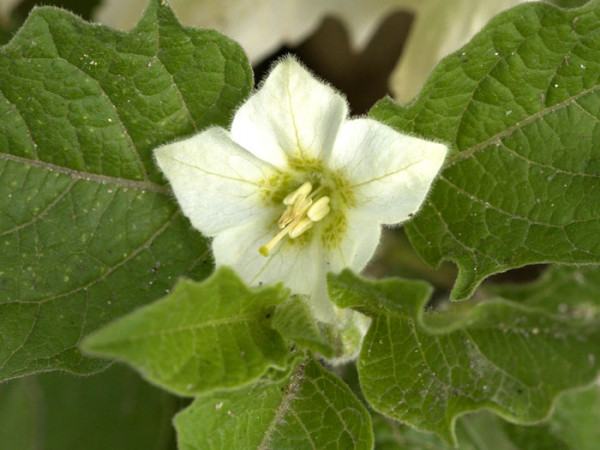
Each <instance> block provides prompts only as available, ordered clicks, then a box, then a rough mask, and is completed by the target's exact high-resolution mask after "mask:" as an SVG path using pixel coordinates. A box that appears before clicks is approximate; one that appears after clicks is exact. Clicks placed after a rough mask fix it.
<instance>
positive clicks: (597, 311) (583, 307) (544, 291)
mask: <svg viewBox="0 0 600 450" xmlns="http://www.w3.org/2000/svg"><path fill="white" fill-rule="evenodd" d="M485 289H487V290H488V291H489V293H490V294H494V295H496V296H498V297H502V298H504V299H507V300H511V301H514V302H519V303H523V304H526V305H528V306H535V307H537V308H543V309H545V310H546V311H548V312H551V313H557V314H566V315H568V316H572V317H580V318H589V319H592V318H599V317H600V296H599V295H598V293H599V292H600V268H599V267H594V266H577V267H566V266H558V267H556V266H554V267H550V268H549V269H548V270H546V272H544V274H543V275H542V277H540V279H539V280H537V281H534V282H532V283H527V284H515V285H511V284H501V285H487V286H486V287H485Z"/></svg>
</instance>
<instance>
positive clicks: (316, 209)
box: [306, 197, 330, 222]
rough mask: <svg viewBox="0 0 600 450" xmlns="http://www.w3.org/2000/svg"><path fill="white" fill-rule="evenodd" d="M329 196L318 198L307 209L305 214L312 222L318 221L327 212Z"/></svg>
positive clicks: (328, 209)
mask: <svg viewBox="0 0 600 450" xmlns="http://www.w3.org/2000/svg"><path fill="white" fill-rule="evenodd" d="M329 211H330V208H329V197H321V198H320V199H319V200H317V201H316V202H314V203H313V204H312V206H311V207H310V208H309V209H308V211H307V213H306V215H307V216H308V218H309V219H310V220H312V221H313V222H318V221H319V220H321V219H322V218H323V217H325V216H326V215H327V214H329Z"/></svg>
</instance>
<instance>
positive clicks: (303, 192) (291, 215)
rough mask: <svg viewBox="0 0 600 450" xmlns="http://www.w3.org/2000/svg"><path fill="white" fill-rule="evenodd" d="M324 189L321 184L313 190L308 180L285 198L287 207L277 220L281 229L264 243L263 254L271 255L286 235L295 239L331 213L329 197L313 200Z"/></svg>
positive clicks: (284, 202)
mask: <svg viewBox="0 0 600 450" xmlns="http://www.w3.org/2000/svg"><path fill="white" fill-rule="evenodd" d="M322 190H323V186H320V187H319V188H318V189H316V190H315V191H312V184H311V183H310V182H308V181H307V182H306V183H304V184H303V185H302V186H300V187H299V188H298V189H296V190H295V191H294V192H292V193H291V194H289V195H288V196H287V197H285V198H284V199H283V204H284V205H286V209H285V211H284V213H283V214H282V215H281V217H280V218H279V220H278V221H277V226H278V227H279V229H280V230H281V231H279V233H277V234H276V235H275V237H273V239H271V240H270V241H269V243H268V244H267V245H263V246H262V247H260V248H259V249H258V251H259V252H260V254H261V255H263V256H265V257H267V256H269V254H270V253H271V250H273V248H274V247H275V246H276V245H277V244H278V243H279V241H281V240H282V239H283V238H284V237H285V236H286V235H287V236H289V237H290V239H295V238H297V237H298V236H300V235H301V234H302V233H304V232H305V231H307V230H309V229H310V228H312V226H313V224H314V223H315V222H318V221H319V220H321V219H323V217H325V216H326V215H327V214H329V211H330V208H329V197H327V196H323V197H321V198H319V199H317V200H316V201H314V202H313V198H315V197H316V195H317V194H318V193H319V192H321V191H322ZM311 191H312V192H311Z"/></svg>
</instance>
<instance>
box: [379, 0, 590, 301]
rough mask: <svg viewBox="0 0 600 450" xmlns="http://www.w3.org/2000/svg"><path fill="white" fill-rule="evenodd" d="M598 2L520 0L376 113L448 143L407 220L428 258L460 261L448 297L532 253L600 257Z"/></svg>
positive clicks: (568, 258) (575, 259) (549, 257)
mask: <svg viewBox="0 0 600 450" xmlns="http://www.w3.org/2000/svg"><path fill="white" fill-rule="evenodd" d="M599 17H600V1H598V0H594V1H591V2H590V3H588V4H587V5H585V6H584V7H582V8H581V9H574V10H561V9H558V8H555V7H553V6H551V5H547V4H542V3H527V4H524V5H521V6H519V7H516V8H514V9H512V10H510V11H507V12H505V13H503V14H501V15H499V16H497V17H496V18H495V19H493V20H492V21H491V22H490V23H489V24H488V25H487V26H486V27H485V28H484V30H483V31H482V32H481V33H480V34H478V35H477V36H476V37H475V38H474V39H473V40H472V41H471V42H470V43H469V44H468V45H466V46H465V47H463V48H462V49H461V50H459V51H458V52H457V53H455V54H453V55H451V56H449V57H447V58H446V59H445V60H444V61H442V63H440V64H439V65H438V67H437V68H436V69H435V70H434V72H433V73H432V74H431V76H430V78H429V80H428V81H427V83H426V85H425V87H424V89H423V91H422V93H421V95H420V96H419V97H418V99H417V100H416V101H415V102H414V103H412V104H411V105H409V106H408V107H407V108H402V107H399V106H397V105H395V104H394V103H393V102H392V101H391V100H383V101H381V102H380V103H378V104H377V105H376V106H375V107H374V109H373V110H372V111H371V114H372V116H373V117H375V118H377V119H379V120H382V121H384V122H386V123H388V124H389V125H391V126H393V127H395V128H397V129H399V130H401V131H404V132H411V133H417V134H420V135H424V136H427V137H430V138H433V139H438V140H442V141H445V142H448V143H449V144H450V146H451V147H452V152H451V154H450V155H449V157H448V160H447V161H446V164H445V167H444V170H443V172H442V173H441V175H440V177H439V180H438V182H437V183H436V185H435V186H434V188H433V190H432V193H431V195H430V196H429V198H428V201H427V202H426V204H425V205H424V206H423V208H422V210H421V211H420V212H419V214H418V215H417V217H416V218H415V220H414V221H412V222H411V223H410V224H409V225H408V226H407V230H408V234H409V236H410V239H411V241H412V243H413V245H415V247H416V248H417V250H418V251H419V253H420V255H421V256H422V257H423V258H424V259H425V260H426V261H427V262H429V263H430V264H432V265H436V264H439V263H440V262H441V261H442V260H446V259H447V260H452V261H454V262H455V263H456V264H457V265H458V268H459V276H458V279H457V282H456V285H455V287H454V290H453V293H452V295H453V298H465V297H468V296H469V295H470V294H471V293H472V292H473V290H474V289H475V288H476V287H477V285H478V284H479V283H480V282H481V280H482V279H484V278H485V277H486V276H488V275H490V274H493V273H496V272H501V271H504V270H507V269H510V268H514V267H519V266H523V265H526V264H531V263H537V262H558V263H596V264H597V263H600V237H599V236H600V220H599V218H600V207H599V205H600V188H599V186H600V147H599V146H598V145H597V142H598V139H599V135H598V129H599V128H598V120H599V117H600V20H599Z"/></svg>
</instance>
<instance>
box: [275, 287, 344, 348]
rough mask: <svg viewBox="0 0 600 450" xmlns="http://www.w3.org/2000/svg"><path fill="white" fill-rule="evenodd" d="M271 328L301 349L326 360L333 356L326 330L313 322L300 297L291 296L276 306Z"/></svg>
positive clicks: (307, 308) (306, 306)
mask: <svg viewBox="0 0 600 450" xmlns="http://www.w3.org/2000/svg"><path fill="white" fill-rule="evenodd" d="M271 326H272V327H273V329H274V330H277V331H278V332H279V334H281V335H282V336H283V337H284V338H285V339H290V340H292V341H294V342H296V343H297V344H299V345H300V346H301V347H302V348H307V349H310V350H312V351H315V352H317V353H319V354H321V355H323V356H325V357H328V358H331V357H332V356H333V355H334V348H333V345H332V343H331V342H330V340H329V339H328V336H327V330H325V329H322V328H321V327H320V325H319V324H318V323H317V322H316V321H315V320H314V318H313V317H312V314H311V312H310V309H309V307H308V305H307V303H306V302H305V301H303V300H302V297H298V296H294V295H292V296H290V298H288V299H287V301H286V302H284V303H282V304H281V305H278V306H277V308H276V309H275V314H274V317H273V323H272V324H271Z"/></svg>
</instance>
